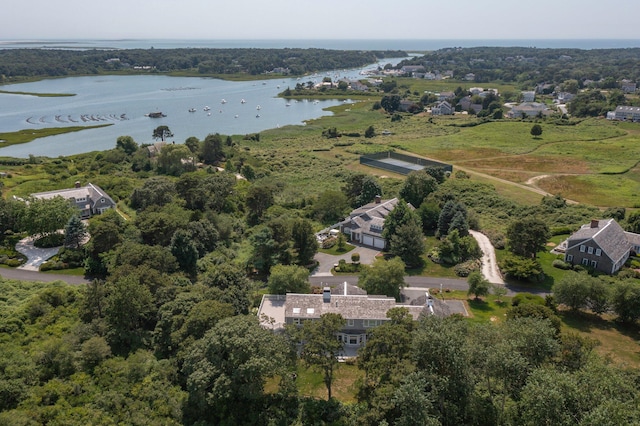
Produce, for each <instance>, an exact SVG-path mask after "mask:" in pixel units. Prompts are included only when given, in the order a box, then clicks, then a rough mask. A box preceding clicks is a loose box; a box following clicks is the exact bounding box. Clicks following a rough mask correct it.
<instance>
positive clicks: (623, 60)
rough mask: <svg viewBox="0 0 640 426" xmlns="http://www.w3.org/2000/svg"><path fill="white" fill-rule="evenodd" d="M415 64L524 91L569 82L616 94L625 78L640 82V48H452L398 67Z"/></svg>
mask: <svg viewBox="0 0 640 426" xmlns="http://www.w3.org/2000/svg"><path fill="white" fill-rule="evenodd" d="M410 64H411V65H424V66H425V67H426V69H427V70H428V71H433V70H439V71H441V72H444V71H447V70H452V71H454V78H456V79H460V80H462V79H464V77H465V75H466V74H467V73H474V74H475V80H474V81H475V82H477V83H487V82H490V81H492V82H504V83H517V84H518V85H519V86H520V87H521V88H522V89H523V90H524V89H533V88H535V86H536V85H537V84H540V83H547V84H555V85H559V84H561V83H563V82H564V81H565V80H577V81H578V82H584V81H585V80H591V81H593V82H597V83H594V84H596V85H598V84H599V85H600V86H597V87H601V88H604V89H611V88H615V87H616V82H617V81H620V80H622V79H628V80H631V81H637V80H638V79H639V78H640V49H637V48H629V49H591V50H583V49H538V48H534V47H529V48H525V47H473V48H448V49H440V50H436V51H433V52H429V53H427V54H426V55H424V56H417V57H413V58H411V59H408V60H406V61H403V62H402V63H401V64H399V66H398V67H402V66H403V65H410ZM600 80H603V81H602V82H601V81H600ZM581 87H582V86H581Z"/></svg>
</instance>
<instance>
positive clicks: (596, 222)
mask: <svg viewBox="0 0 640 426" xmlns="http://www.w3.org/2000/svg"><path fill="white" fill-rule="evenodd" d="M599 225H600V221H599V220H598V219H591V228H597V227H598V226H599Z"/></svg>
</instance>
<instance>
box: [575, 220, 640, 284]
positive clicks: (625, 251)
mask: <svg viewBox="0 0 640 426" xmlns="http://www.w3.org/2000/svg"><path fill="white" fill-rule="evenodd" d="M566 243H567V244H566V249H565V255H564V260H565V262H567V263H571V264H572V265H583V266H586V267H590V268H593V269H595V270H597V271H601V272H604V273H606V274H615V273H616V272H618V271H619V270H620V268H621V267H622V266H623V265H624V263H625V262H626V261H627V259H628V258H629V255H630V254H631V252H634V253H638V252H640V235H639V234H634V233H631V232H626V231H625V230H624V229H622V227H621V226H620V225H619V224H618V222H616V221H615V220H614V219H602V220H592V221H591V223H588V224H586V225H582V227H581V228H580V229H579V230H578V231H576V232H575V233H574V234H573V235H571V236H570V237H569V238H568V239H567V242H566Z"/></svg>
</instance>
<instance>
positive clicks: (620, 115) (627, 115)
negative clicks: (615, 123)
mask: <svg viewBox="0 0 640 426" xmlns="http://www.w3.org/2000/svg"><path fill="white" fill-rule="evenodd" d="M614 118H615V119H616V120H622V121H634V122H638V121H640V107H635V106H626V105H619V106H618V107H616V110H615V111H614Z"/></svg>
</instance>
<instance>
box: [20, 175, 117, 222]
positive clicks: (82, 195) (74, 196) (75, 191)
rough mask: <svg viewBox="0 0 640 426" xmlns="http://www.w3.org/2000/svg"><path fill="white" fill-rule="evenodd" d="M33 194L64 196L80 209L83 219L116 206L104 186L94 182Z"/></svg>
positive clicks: (45, 197)
mask: <svg viewBox="0 0 640 426" xmlns="http://www.w3.org/2000/svg"><path fill="white" fill-rule="evenodd" d="M31 196H32V197H34V198H39V199H49V198H54V197H62V198H64V199H66V200H69V201H71V202H72V203H73V204H74V205H75V206H76V207H77V208H78V210H80V217H81V218H83V219H87V218H89V217H91V216H93V215H96V214H102V213H103V212H105V211H106V210H108V209H112V208H115V207H116V203H115V201H113V199H112V198H111V197H109V195H108V194H107V193H106V192H104V190H103V189H102V188H100V187H99V186H98V185H94V184H92V183H88V184H87V185H85V186H80V182H76V184H75V187H74V188H69V189H59V190H56V191H47V192H36V193H35V194H31Z"/></svg>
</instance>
